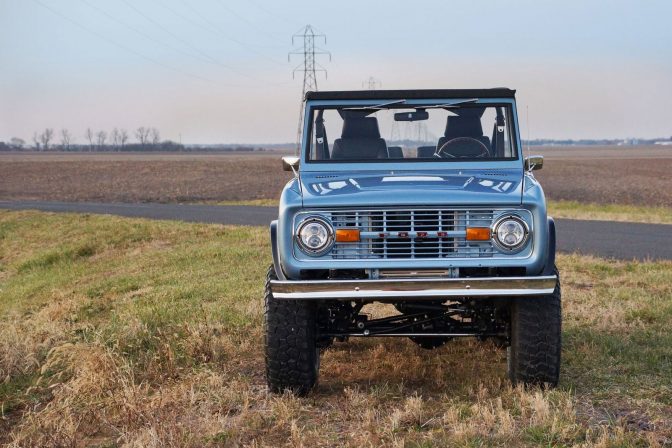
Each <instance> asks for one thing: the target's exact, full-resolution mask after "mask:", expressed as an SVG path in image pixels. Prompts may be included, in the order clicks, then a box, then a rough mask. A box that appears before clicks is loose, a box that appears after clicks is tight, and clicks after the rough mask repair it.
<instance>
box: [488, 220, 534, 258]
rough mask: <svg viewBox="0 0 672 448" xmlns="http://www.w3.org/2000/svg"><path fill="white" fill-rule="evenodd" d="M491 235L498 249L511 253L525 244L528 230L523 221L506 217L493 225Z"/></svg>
mask: <svg viewBox="0 0 672 448" xmlns="http://www.w3.org/2000/svg"><path fill="white" fill-rule="evenodd" d="M493 234H494V239H495V242H496V243H497V244H498V246H499V247H501V248H503V249H505V250H508V251H512V250H516V249H519V248H521V247H522V246H523V244H525V241H527V235H528V228H527V224H526V223H525V221H523V220H522V219H520V218H519V217H517V216H506V217H504V218H502V219H500V220H499V221H497V222H496V223H495V226H494V232H493Z"/></svg>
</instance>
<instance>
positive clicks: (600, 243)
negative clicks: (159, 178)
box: [0, 201, 672, 260]
mask: <svg viewBox="0 0 672 448" xmlns="http://www.w3.org/2000/svg"><path fill="white" fill-rule="evenodd" d="M0 208H5V209H13V210H29V209H34V210H43V211H50V212H76V213H99V214H111V215H119V216H129V217H138V218H151V219H173V220H179V221H190V222H205V223H223V224H239V225H262V226H265V225H268V223H269V222H270V221H271V220H273V219H275V218H276V216H277V209H276V208H275V207H253V206H244V205H230V206H219V205H198V204H101V203H85V202H81V203H79V202H38V201H35V202H32V201H30V202H10V201H0ZM556 224H557V229H558V249H559V250H560V251H562V252H575V251H576V252H580V253H583V254H591V255H597V256H601V257H613V258H619V259H625V260H631V259H638V260H646V259H654V260H655V259H667V260H672V237H671V236H670V231H672V226H670V225H663V224H634V223H623V222H608V221H579V220H569V219H558V220H557V221H556Z"/></svg>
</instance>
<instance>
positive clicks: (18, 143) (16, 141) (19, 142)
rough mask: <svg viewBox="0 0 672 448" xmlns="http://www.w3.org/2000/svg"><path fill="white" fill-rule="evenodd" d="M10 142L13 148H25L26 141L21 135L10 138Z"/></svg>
mask: <svg viewBox="0 0 672 448" xmlns="http://www.w3.org/2000/svg"><path fill="white" fill-rule="evenodd" d="M9 144H10V145H11V146H12V148H13V149H23V145H25V144H26V141H25V140H24V139H22V138H19V137H12V138H11V140H9Z"/></svg>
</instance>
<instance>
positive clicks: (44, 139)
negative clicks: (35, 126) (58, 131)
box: [40, 128, 54, 151]
mask: <svg viewBox="0 0 672 448" xmlns="http://www.w3.org/2000/svg"><path fill="white" fill-rule="evenodd" d="M53 137H54V130H53V129H51V128H47V129H45V130H44V132H42V134H41V135H40V142H41V143H42V149H44V150H45V151H48V150H49V143H50V142H51V139H52V138H53Z"/></svg>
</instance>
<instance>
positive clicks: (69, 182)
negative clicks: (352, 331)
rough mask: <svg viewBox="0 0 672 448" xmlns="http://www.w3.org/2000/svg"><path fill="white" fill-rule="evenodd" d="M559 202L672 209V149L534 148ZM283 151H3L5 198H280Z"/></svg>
mask: <svg viewBox="0 0 672 448" xmlns="http://www.w3.org/2000/svg"><path fill="white" fill-rule="evenodd" d="M532 151H533V152H534V153H541V154H543V155H544V156H545V157H546V161H545V166H544V169H543V170H541V171H538V172H537V173H538V174H536V175H537V177H538V178H539V179H540V180H541V182H542V185H543V186H544V189H545V191H546V194H547V195H548V197H549V198H550V199H553V200H569V201H576V202H579V203H592V204H629V205H634V206H639V207H665V208H672V188H670V178H669V173H670V172H672V148H669V147H654V146H652V147H569V148H533V149H532ZM279 157H280V154H273V153H271V154H250V155H238V154H224V155H216V154H214V155H213V154H206V155H193V154H109V153H106V154H95V153H94V154H67V153H66V154H40V153H29V154H17V153H14V154H11V153H9V154H0V200H47V201H95V202H206V201H208V202H229V201H249V200H261V199H265V200H277V199H278V196H279V194H280V190H281V188H282V186H283V185H284V184H285V182H287V180H288V179H289V178H290V176H291V175H290V174H289V173H287V172H284V171H282V169H281V166H280V161H279Z"/></svg>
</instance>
